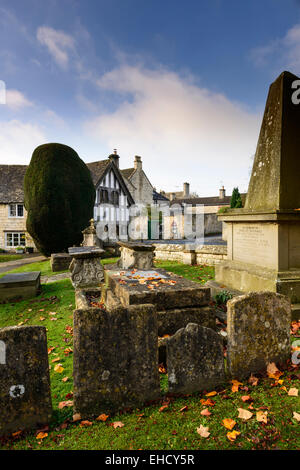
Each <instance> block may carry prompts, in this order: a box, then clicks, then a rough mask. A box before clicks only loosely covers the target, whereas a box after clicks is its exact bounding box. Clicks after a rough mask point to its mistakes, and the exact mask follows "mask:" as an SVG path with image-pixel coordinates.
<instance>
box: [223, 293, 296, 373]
mask: <svg viewBox="0 0 300 470" xmlns="http://www.w3.org/2000/svg"><path fill="white" fill-rule="evenodd" d="M227 312H228V313H227V334H228V350H227V360H228V368H229V372H230V374H231V376H232V377H234V378H238V379H243V378H244V377H247V376H248V375H250V374H251V373H255V372H258V371H260V370H263V369H266V366H267V365H268V363H270V362H275V363H276V362H277V363H278V362H283V361H285V360H286V359H288V358H289V357H290V323H291V305H290V301H289V300H288V299H287V298H286V297H284V296H283V295H280V294H275V293H273V292H252V293H250V294H248V295H242V296H239V297H235V298H234V299H231V300H229V301H228V302H227Z"/></svg>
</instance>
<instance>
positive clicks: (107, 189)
mask: <svg viewBox="0 0 300 470" xmlns="http://www.w3.org/2000/svg"><path fill="white" fill-rule="evenodd" d="M119 158H120V157H119V156H118V155H117V152H116V151H115V152H114V153H113V154H111V155H109V157H108V158H107V159H106V160H100V161H97V162H92V163H87V167H88V168H89V170H90V172H91V175H92V179H93V182H94V185H95V189H96V201H95V207H94V220H95V221H96V222H97V225H99V226H100V227H102V228H104V230H108V229H111V227H113V226H115V229H116V235H117V236H123V237H125V236H126V235H127V227H128V223H129V208H130V206H131V205H132V204H134V200H133V197H132V195H131V193H130V191H129V189H128V186H127V185H126V183H125V181H124V178H123V176H122V173H121V172H120V170H119Z"/></svg>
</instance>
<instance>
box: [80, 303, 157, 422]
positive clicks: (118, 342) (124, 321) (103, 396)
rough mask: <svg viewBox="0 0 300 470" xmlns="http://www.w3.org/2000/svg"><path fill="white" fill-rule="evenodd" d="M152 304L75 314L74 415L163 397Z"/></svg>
mask: <svg viewBox="0 0 300 470" xmlns="http://www.w3.org/2000/svg"><path fill="white" fill-rule="evenodd" d="M157 343H158V336H157V318H156V312H155V307H154V306H153V305H139V306H132V307H129V308H127V309H125V308H117V309H114V310H111V311H105V310H101V309H97V308H90V309H85V310H75V311H74V411H75V412H76V413H80V415H81V416H82V417H92V416H98V415H99V414H101V413H111V412H114V411H116V410H118V409H122V408H124V407H135V406H139V405H141V404H142V403H143V402H144V401H147V400H151V399H154V398H157V397H159V395H160V385H159V376H158V367H157V364H158V346H157Z"/></svg>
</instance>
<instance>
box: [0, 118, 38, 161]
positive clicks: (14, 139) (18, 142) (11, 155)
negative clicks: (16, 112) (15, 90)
mask: <svg viewBox="0 0 300 470" xmlns="http://www.w3.org/2000/svg"><path fill="white" fill-rule="evenodd" d="M0 128H1V132H0V162H1V163H4V164H23V165H28V163H29V161H30V159H31V155H32V152H33V150H34V149H35V148H36V147H37V146H38V145H41V144H43V143H45V142H46V141H47V139H46V137H45V135H44V132H43V131H42V130H41V129H40V128H39V127H38V126H37V125H34V124H30V123H24V122H21V121H19V120H16V119H13V120H11V121H3V122H1V123H0Z"/></svg>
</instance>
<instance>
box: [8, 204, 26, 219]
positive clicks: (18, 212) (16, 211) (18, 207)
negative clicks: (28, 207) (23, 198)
mask: <svg viewBox="0 0 300 470" xmlns="http://www.w3.org/2000/svg"><path fill="white" fill-rule="evenodd" d="M8 216H9V217H24V206H23V204H9V206H8Z"/></svg>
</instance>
